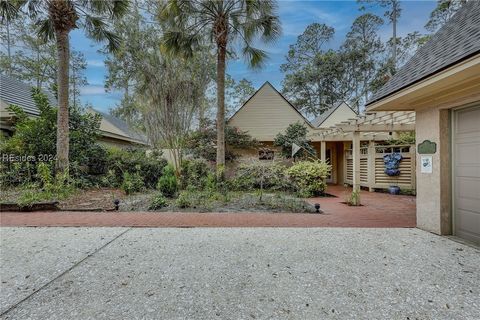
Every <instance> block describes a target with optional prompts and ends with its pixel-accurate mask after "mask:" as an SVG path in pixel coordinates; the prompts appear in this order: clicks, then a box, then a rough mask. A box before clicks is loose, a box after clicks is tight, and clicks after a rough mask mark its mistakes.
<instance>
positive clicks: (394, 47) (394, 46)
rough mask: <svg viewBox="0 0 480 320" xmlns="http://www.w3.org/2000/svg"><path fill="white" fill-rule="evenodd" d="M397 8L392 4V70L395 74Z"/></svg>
mask: <svg viewBox="0 0 480 320" xmlns="http://www.w3.org/2000/svg"><path fill="white" fill-rule="evenodd" d="M397 6H398V3H397V2H394V3H393V18H392V25H393V54H392V59H393V61H392V63H393V70H394V72H396V70H397Z"/></svg>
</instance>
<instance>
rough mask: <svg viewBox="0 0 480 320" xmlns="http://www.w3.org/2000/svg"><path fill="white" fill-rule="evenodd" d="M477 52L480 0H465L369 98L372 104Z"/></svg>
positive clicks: (479, 32)
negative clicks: (466, 0)
mask: <svg viewBox="0 0 480 320" xmlns="http://www.w3.org/2000/svg"><path fill="white" fill-rule="evenodd" d="M478 53H480V1H468V2H467V3H466V4H465V5H464V6H463V7H462V8H461V9H460V10H459V11H458V12H457V13H456V14H455V15H454V16H453V17H452V18H451V19H450V20H449V21H448V22H447V23H446V24H445V25H444V26H443V27H442V28H441V29H440V30H438V32H437V33H435V34H434V35H433V36H432V37H431V39H430V40H429V41H428V42H427V43H425V44H424V45H423V46H422V47H420V48H419V49H418V51H417V52H416V53H415V55H414V56H413V57H412V58H411V59H410V60H409V61H408V62H407V63H406V64H405V65H404V66H403V67H402V68H401V69H400V70H399V71H398V72H397V73H396V74H395V75H394V76H393V77H392V78H391V79H390V80H389V81H388V82H387V83H386V84H385V85H384V86H383V87H382V88H381V89H380V90H378V91H377V92H376V93H375V94H374V95H373V97H372V98H371V99H370V101H368V103H367V105H369V104H372V103H374V102H376V101H378V100H381V99H382V98H385V97H386V96H388V95H391V94H393V93H395V92H397V91H399V90H401V89H403V88H405V87H407V86H409V85H412V84H414V83H416V82H418V81H421V80H423V79H425V78H427V77H429V76H431V75H433V74H435V73H437V72H440V71H442V70H444V69H446V68H448V67H450V66H452V65H454V64H456V63H458V62H460V61H462V60H465V59H468V58H469V57H472V56H474V55H476V54H478Z"/></svg>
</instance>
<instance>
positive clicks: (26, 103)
mask: <svg viewBox="0 0 480 320" xmlns="http://www.w3.org/2000/svg"><path fill="white" fill-rule="evenodd" d="M33 88H34V87H33V86H31V85H29V84H26V83H23V82H21V81H18V80H16V79H13V78H11V77H8V76H6V75H3V74H0V99H1V100H2V101H4V102H5V103H7V104H8V105H11V104H14V105H17V106H19V107H20V108H22V109H23V110H24V111H25V112H26V113H27V114H30V115H35V116H38V115H39V114H40V110H38V108H37V105H36V104H35V101H34V100H33V97H32V90H33ZM43 93H44V94H45V95H46V96H47V98H48V100H49V101H50V104H52V105H56V104H57V99H55V97H54V96H53V95H52V94H50V93H49V92H43Z"/></svg>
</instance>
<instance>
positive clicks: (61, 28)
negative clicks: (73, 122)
mask: <svg viewBox="0 0 480 320" xmlns="http://www.w3.org/2000/svg"><path fill="white" fill-rule="evenodd" d="M1 1H2V7H3V2H4V1H5V0H1ZM8 1H11V0H6V2H8ZM15 4H16V5H15V10H22V11H25V12H26V13H27V14H28V15H29V17H30V19H32V20H33V21H35V22H36V24H37V25H38V35H39V36H40V37H42V38H43V39H44V40H45V41H49V40H53V39H55V41H56V47H57V56H58V61H57V63H58V71H57V90H58V116H57V162H56V169H57V172H58V173H61V172H68V154H69V130H68V101H69V97H68V84H69V62H70V61H69V60H70V40H69V34H70V31H72V30H73V29H77V28H79V27H80V28H83V29H84V30H85V32H86V34H87V36H89V37H90V38H92V39H93V40H95V41H107V48H108V49H109V50H111V51H114V50H116V48H117V47H118V46H119V43H120V39H119V38H118V37H117V36H115V34H113V33H112V32H111V31H110V24H109V22H111V21H112V20H114V19H118V18H119V17H121V16H122V15H123V14H124V13H125V12H126V11H127V9H128V0H102V1H98V0H42V1H38V0H17V1H16V2H15ZM9 9H10V10H9V15H10V16H12V13H11V12H12V9H11V8H9ZM3 15H4V11H3V10H2V17H3ZM7 19H8V18H7Z"/></svg>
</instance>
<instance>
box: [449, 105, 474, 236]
mask: <svg viewBox="0 0 480 320" xmlns="http://www.w3.org/2000/svg"><path fill="white" fill-rule="evenodd" d="M453 117H454V118H453V120H454V121H453V150H452V151H453V155H454V160H453V183H454V195H453V196H454V197H453V210H454V211H453V225H454V232H455V235H457V236H459V237H461V238H465V239H467V240H471V241H474V242H476V243H479V244H480V106H476V107H469V108H465V109H460V110H458V111H455V112H454V115H453Z"/></svg>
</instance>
